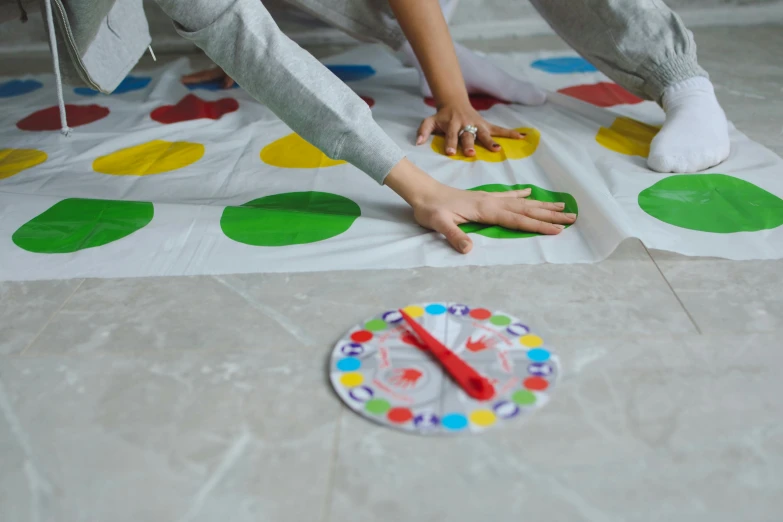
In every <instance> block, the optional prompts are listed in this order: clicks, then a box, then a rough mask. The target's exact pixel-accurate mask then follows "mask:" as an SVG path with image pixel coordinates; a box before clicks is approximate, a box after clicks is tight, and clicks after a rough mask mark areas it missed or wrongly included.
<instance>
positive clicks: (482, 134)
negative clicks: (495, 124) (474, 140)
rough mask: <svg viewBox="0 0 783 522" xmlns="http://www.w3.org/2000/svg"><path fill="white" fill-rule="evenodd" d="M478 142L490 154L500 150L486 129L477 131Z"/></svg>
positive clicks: (482, 128)
mask: <svg viewBox="0 0 783 522" xmlns="http://www.w3.org/2000/svg"><path fill="white" fill-rule="evenodd" d="M478 141H479V143H481V144H482V145H484V148H486V149H487V150H491V151H492V152H497V151H499V150H500V144H498V143H496V142H495V140H493V139H492V134H491V133H490V132H489V129H487V128H486V127H481V128H480V129H479V132H478Z"/></svg>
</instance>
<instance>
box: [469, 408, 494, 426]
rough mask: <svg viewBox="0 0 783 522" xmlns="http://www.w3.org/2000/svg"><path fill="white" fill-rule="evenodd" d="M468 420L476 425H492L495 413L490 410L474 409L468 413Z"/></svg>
mask: <svg viewBox="0 0 783 522" xmlns="http://www.w3.org/2000/svg"><path fill="white" fill-rule="evenodd" d="M470 422H472V423H473V424H475V425H476V426H492V425H493V424H495V414H494V413H492V411H491V410H476V411H474V412H473V413H471V414H470Z"/></svg>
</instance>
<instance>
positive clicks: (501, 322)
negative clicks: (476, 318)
mask: <svg viewBox="0 0 783 522" xmlns="http://www.w3.org/2000/svg"><path fill="white" fill-rule="evenodd" d="M489 322H490V323H492V324H494V325H495V326H507V325H509V324H511V318H510V317H506V316H505V315H493V316H492V317H490V318H489Z"/></svg>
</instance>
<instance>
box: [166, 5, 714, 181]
mask: <svg viewBox="0 0 783 522" xmlns="http://www.w3.org/2000/svg"><path fill="white" fill-rule="evenodd" d="M284 1H285V2H286V3H290V4H291V5H293V6H296V7H299V8H300V9H303V10H306V11H307V12H309V13H311V14H313V15H315V16H317V17H319V18H321V19H323V20H324V21H326V22H328V23H331V24H332V25H334V26H336V27H338V28H340V29H342V30H344V31H346V32H347V33H349V34H352V35H354V36H357V37H360V38H362V39H367V40H376V41H381V42H384V43H386V44H387V45H389V46H390V47H392V48H394V49H397V48H399V47H400V46H401V45H403V43H404V42H405V39H404V35H403V34H402V31H401V30H400V28H399V26H398V25H397V24H396V22H395V21H394V20H393V19H391V14H390V13H391V11H390V9H389V5H388V2H387V1H386V0H284ZM157 2H158V4H159V5H160V6H161V7H162V8H163V10H164V11H165V12H166V13H167V14H168V15H169V16H170V17H171V18H172V19H173V20H174V21H175V22H176V24H177V27H178V30H179V32H180V34H181V35H182V36H184V37H185V38H187V39H189V40H191V41H193V42H194V43H196V45H198V46H199V47H200V48H201V49H203V50H204V52H205V53H206V54H207V55H208V56H209V57H210V58H212V60H213V61H214V62H215V63H217V64H218V65H219V66H221V67H222V68H223V69H224V70H225V71H226V72H227V73H228V74H229V75H230V76H231V77H232V78H234V79H235V80H236V81H237V82H238V83H239V84H240V85H241V86H242V87H243V88H244V89H245V90H246V91H247V92H248V93H249V94H251V95H252V96H253V97H255V98H256V99H258V100H260V101H261V102H262V103H265V104H266V105H267V106H268V107H269V108H270V109H271V110H272V111H273V112H274V113H275V114H277V116H279V117H280V119H281V120H283V121H284V122H285V123H286V124H288V126H289V127H291V128H292V129H293V130H294V131H296V132H297V133H299V135H301V136H302V137H303V138H304V139H306V140H307V141H309V142H310V143H312V144H313V145H315V146H316V147H318V148H319V149H321V150H322V151H323V152H324V153H326V154H327V155H328V156H329V157H331V158H334V159H342V160H346V161H348V162H349V163H351V164H353V165H355V166H356V167H358V168H359V169H361V170H363V171H364V172H366V173H367V174H369V175H370V176H371V177H373V178H374V179H375V180H377V181H378V182H381V183H382V182H383V180H384V178H385V176H386V174H388V172H389V170H391V168H392V167H393V166H394V165H395V164H396V163H397V162H398V161H400V160H401V159H402V158H403V156H404V154H403V152H402V150H401V149H400V147H399V146H397V145H396V144H395V143H394V141H392V140H391V138H389V137H388V136H387V135H386V134H385V133H384V132H383V130H382V129H381V128H380V127H379V126H378V124H377V123H375V121H374V120H373V118H372V114H371V113H370V109H369V108H368V107H367V105H366V104H365V103H364V102H363V101H362V100H361V99H360V98H359V97H358V96H357V95H356V94H355V93H354V92H353V91H352V90H351V89H350V88H349V87H347V86H346V85H345V84H344V83H342V82H341V81H340V80H338V79H337V78H336V77H335V76H334V75H333V74H331V73H330V72H329V71H328V70H327V69H326V68H325V67H324V66H323V65H321V64H320V63H319V62H318V61H317V60H316V59H315V58H313V57H312V56H311V55H310V54H309V53H307V52H306V51H304V50H303V49H301V48H300V47H299V46H298V45H296V44H295V43H294V42H293V41H291V40H290V39H289V38H288V37H287V36H285V35H284V34H283V33H282V32H281V31H280V29H279V28H278V27H277V25H276V24H275V22H274V20H273V19H272V17H271V15H270V14H269V12H268V11H267V10H266V8H265V7H264V6H263V4H262V3H261V2H260V1H259V0H157ZM531 2H532V3H533V5H534V6H535V7H536V9H538V11H539V12H540V13H541V14H542V15H543V16H544V18H545V19H546V20H547V21H548V22H549V24H550V25H551V26H552V27H553V28H554V29H555V31H556V32H557V33H558V34H560V36H561V37H563V38H564V39H565V40H566V41H567V42H568V43H569V44H570V45H571V46H573V47H574V49H576V50H577V52H579V53H581V54H582V55H583V56H584V57H585V58H586V59H587V60H589V61H590V62H592V63H593V64H594V65H595V66H596V67H598V68H599V69H600V70H602V71H603V72H604V73H605V74H607V75H608V76H609V77H610V78H612V79H613V80H614V81H616V82H617V83H618V84H620V85H622V86H623V87H625V88H626V89H628V90H630V91H631V92H634V93H635V94H637V95H639V96H642V97H644V98H647V99H651V100H655V101H660V98H661V96H662V94H663V91H664V89H665V88H666V87H667V86H669V85H673V84H675V83H678V82H680V81H682V80H685V79H688V78H692V77H694V76H706V75H707V74H706V73H705V72H704V70H703V69H701V68H700V67H699V65H698V63H697V62H696V44H695V43H694V42H693V37H692V35H691V33H690V32H689V31H688V30H687V29H686V28H685V26H684V25H683V23H682V20H681V19H680V18H679V17H678V16H677V15H676V14H674V13H673V12H672V11H671V10H670V9H669V8H668V7H667V6H666V5H665V4H664V3H663V2H662V0H531Z"/></svg>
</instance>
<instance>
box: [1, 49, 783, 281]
mask: <svg viewBox="0 0 783 522" xmlns="http://www.w3.org/2000/svg"><path fill="white" fill-rule="evenodd" d="M489 59H492V60H493V61H495V62H496V63H498V64H499V65H501V66H503V67H504V68H506V69H508V70H509V71H510V72H512V73H513V74H517V75H519V76H522V77H526V78H528V79H530V80H532V81H534V82H536V83H538V84H539V85H541V86H543V87H545V88H547V89H549V90H551V91H553V92H554V91H558V90H561V91H563V90H564V91H565V93H566V94H563V93H556V94H555V95H553V97H552V101H551V102H550V103H548V104H547V105H545V106H542V107H534V108H530V107H524V106H518V105H508V104H503V103H497V104H494V105H493V101H492V100H488V99H486V98H484V99H476V100H475V103H476V104H477V107H479V108H481V112H482V114H483V115H484V117H485V118H486V119H487V120H489V121H490V122H493V123H496V124H498V125H504V126H507V127H512V128H520V129H525V130H524V132H526V133H527V134H528V136H527V139H526V140H524V141H518V142H517V141H514V142H512V141H501V143H503V145H504V147H505V152H504V153H503V154H505V156H501V155H499V154H498V155H492V154H490V153H488V152H486V151H480V154H479V156H480V157H479V159H478V160H475V161H465V158H457V159H453V158H447V157H446V156H444V155H443V154H441V153H440V151H441V150H442V140H441V139H437V138H436V139H434V140H432V141H431V142H430V143H427V144H425V145H422V146H420V147H415V146H414V145H413V144H412V143H413V140H414V138H415V130H416V128H417V127H418V125H419V123H420V122H421V119H422V118H423V117H424V116H426V115H428V114H431V113H432V112H433V109H432V108H431V107H430V106H428V105H427V104H426V103H425V101H424V100H423V98H422V97H421V96H420V95H419V91H418V88H417V75H416V73H415V71H414V70H412V69H406V68H404V67H402V66H401V65H400V63H399V62H398V61H397V60H396V59H395V58H394V57H393V56H392V55H391V54H390V53H388V52H387V51H385V50H384V49H383V48H381V47H378V46H364V47H361V48H359V49H356V50H354V51H351V52H349V53H346V54H343V55H340V56H337V57H333V58H331V59H329V60H326V63H328V64H332V65H336V67H334V68H333V71H334V72H335V73H336V74H337V75H338V76H340V77H342V78H343V79H344V80H345V81H347V83H348V84H349V85H350V86H351V87H352V88H353V89H354V90H355V91H356V92H357V93H358V94H359V95H360V96H362V97H364V98H365V100H366V101H367V102H368V103H370V104H371V105H372V111H373V114H374V117H375V119H376V120H377V121H378V122H379V123H380V125H381V126H382V127H383V128H384V130H385V131H386V132H387V133H389V135H390V136H392V138H393V139H394V140H396V141H397V143H399V144H400V146H401V147H403V149H404V150H405V151H406V152H407V154H408V157H409V158H410V159H411V160H412V161H414V162H415V163H416V164H418V165H419V166H420V167H422V168H423V169H424V170H426V171H427V172H429V173H430V174H431V175H433V176H434V177H436V178H437V179H439V180H440V181H442V182H445V183H448V184H450V185H453V186H456V187H461V188H465V189H469V188H475V187H480V186H485V185H492V187H490V190H506V189H510V188H511V187H512V186H516V185H523V186H525V185H533V186H534V196H535V197H539V198H549V199H551V200H559V201H560V200H564V201H566V202H567V203H568V208H569V209H571V210H572V211H577V212H578V214H579V219H578V221H577V224H576V225H574V226H572V227H570V228H568V229H566V230H565V231H563V233H561V234H560V235H559V236H555V237H530V235H528V234H518V233H514V232H510V231H507V230H503V229H499V228H496V227H490V228H486V229H482V228H481V227H475V226H473V227H470V228H468V230H471V231H472V236H473V239H474V242H475V248H474V250H473V252H472V253H471V254H469V255H466V256H463V255H460V254H457V253H456V252H454V251H452V249H451V248H450V247H449V246H448V245H447V244H446V242H445V241H444V240H443V239H442V238H441V237H440V236H438V235H437V234H434V233H430V232H428V231H426V230H423V229H421V228H420V227H419V226H417V225H416V223H415V222H414V221H413V217H412V214H411V212H410V210H409V208H408V207H407V206H406V205H405V203H404V202H403V201H402V200H401V199H400V198H398V197H397V196H396V195H395V194H394V193H393V192H392V191H391V190H390V189H388V188H385V187H381V186H378V185H377V184H376V183H375V182H374V181H372V180H371V179H370V178H369V177H368V176H366V175H364V174H363V173H361V172H360V171H359V170H357V169H356V168H354V167H352V166H351V165H348V164H345V163H340V162H335V161H332V160H329V159H328V158H326V157H325V156H323V155H322V154H320V153H319V152H318V151H316V150H315V149H313V147H311V146H310V145H309V144H307V143H306V142H304V141H303V140H301V139H300V138H298V137H297V136H295V135H291V131H290V129H288V127H286V125H285V124H283V123H282V122H281V121H280V120H279V119H278V118H276V117H275V116H274V115H273V114H272V113H271V112H270V111H269V110H268V109H266V108H265V107H264V106H263V105H261V104H259V103H257V102H255V101H254V100H253V99H252V98H250V97H249V96H248V95H247V94H245V93H244V92H243V91H242V90H241V89H232V90H228V91H221V90H215V89H214V88H210V86H209V85H205V86H202V88H196V89H188V88H186V87H185V86H183V85H182V84H181V83H180V81H179V78H180V76H181V75H182V74H184V73H186V72H188V71H189V70H190V68H189V64H188V62H187V60H185V59H183V60H180V61H177V62H175V63H173V64H171V65H169V66H166V67H162V68H160V69H158V70H156V71H153V72H151V73H134V74H133V75H132V76H130V77H128V79H126V81H125V82H124V83H123V85H122V86H121V87H120V89H119V90H118V92H117V93H115V94H113V95H111V96H103V95H95V93H91V92H89V91H86V90H84V89H68V90H67V91H66V102H67V103H68V104H69V116H70V119H71V122H72V125H73V126H74V130H73V133H72V135H71V136H70V137H63V136H61V135H60V133H59V132H58V131H57V130H56V128H57V124H58V117H57V109H56V107H55V104H56V97H55V93H54V81H53V77H52V75H44V76H36V77H33V76H28V77H23V78H3V79H0V108H2V111H1V112H0V280H33V279H57V278H74V277H126V276H159V275H193V274H222V273H243V272H245V273H247V272H296V271H321V270H345V269H375V268H407V267H418V266H438V267H446V266H462V265H501V264H516V263H543V262H552V263H585V262H595V261H599V260H601V259H603V258H605V257H606V256H608V255H609V254H610V253H611V252H612V251H613V250H614V249H615V248H616V247H617V245H618V244H619V243H620V242H621V241H623V240H624V239H626V238H629V237H637V238H639V239H641V240H642V241H643V242H644V243H645V244H646V245H647V246H648V247H650V248H655V249H662V250H671V251H674V252H679V253H682V254H687V255H699V256H718V257H724V258H729V259H778V258H781V257H783V226H781V225H782V224H783V200H781V197H783V160H781V158H780V157H778V156H777V155H775V154H774V153H772V152H771V151H769V150H768V149H766V148H764V147H763V146H761V145H759V144H758V143H755V142H753V141H751V140H749V139H748V138H747V137H746V136H744V135H743V134H742V133H740V132H738V131H737V130H736V129H734V128H733V127H732V130H731V146H732V152H731V156H730V158H729V159H728V160H727V161H726V162H725V163H723V164H722V165H719V166H718V167H715V168H714V169H710V171H708V173H699V174H696V175H680V174H659V173H655V172H651V171H650V170H648V169H647V168H646V167H645V158H644V156H645V155H646V154H647V152H648V148H649V142H650V140H651V139H652V137H653V135H654V133H655V126H656V125H660V123H661V122H662V121H663V113H662V111H661V110H660V108H659V107H658V106H657V105H655V104H654V103H651V102H640V100H638V99H635V98H634V97H633V96H630V95H629V94H628V93H625V92H624V91H622V90H621V89H618V88H617V86H615V85H613V84H611V83H610V82H609V80H608V79H607V78H606V77H605V76H604V75H602V74H601V73H599V72H597V71H595V70H594V69H593V68H592V67H591V66H590V65H589V64H587V63H586V62H584V60H582V59H580V58H577V57H575V56H574V55H573V54H570V53H538V54H515V55H513V56H508V55H494V56H491V57H490V58H489ZM568 93H570V94H571V95H572V96H568V95H567V94H568ZM573 96H576V98H575V97H573ZM577 98H580V99H581V100H580V99H577ZM584 100H587V101H584ZM588 101H589V102H592V104H591V103H588ZM291 102H292V103H296V100H291ZM598 105H600V106H602V107H599V106H598ZM641 122H643V123H641Z"/></svg>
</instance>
